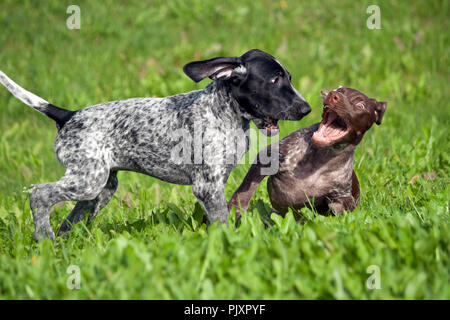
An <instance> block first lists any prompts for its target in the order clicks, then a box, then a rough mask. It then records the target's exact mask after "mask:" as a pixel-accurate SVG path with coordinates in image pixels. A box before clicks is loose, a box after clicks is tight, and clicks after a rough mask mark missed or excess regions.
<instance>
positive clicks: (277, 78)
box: [270, 76, 280, 83]
mask: <svg viewBox="0 0 450 320" xmlns="http://www.w3.org/2000/svg"><path fill="white" fill-rule="evenodd" d="M278 81H280V76H276V77H274V78H272V79H270V83H277V82H278Z"/></svg>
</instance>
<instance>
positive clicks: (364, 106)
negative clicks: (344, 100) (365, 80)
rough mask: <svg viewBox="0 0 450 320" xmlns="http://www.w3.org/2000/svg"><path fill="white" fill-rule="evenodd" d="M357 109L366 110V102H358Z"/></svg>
mask: <svg viewBox="0 0 450 320" xmlns="http://www.w3.org/2000/svg"><path fill="white" fill-rule="evenodd" d="M356 107H358V108H360V109H366V105H365V104H364V102H362V101H361V102H358V103H357V104H356Z"/></svg>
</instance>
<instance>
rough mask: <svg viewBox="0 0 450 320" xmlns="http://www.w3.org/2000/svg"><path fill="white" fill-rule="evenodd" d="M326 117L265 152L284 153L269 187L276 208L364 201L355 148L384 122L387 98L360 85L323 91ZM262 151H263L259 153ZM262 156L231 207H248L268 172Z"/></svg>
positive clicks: (323, 208)
mask: <svg viewBox="0 0 450 320" xmlns="http://www.w3.org/2000/svg"><path fill="white" fill-rule="evenodd" d="M322 96H323V102H324V111H323V115H322V122H321V123H316V124H314V125H312V126H309V127H307V128H303V129H300V130H298V131H295V132H293V133H291V134H289V135H288V136H286V137H285V138H284V139H282V140H281V141H280V142H279V143H278V144H274V145H271V146H269V147H268V149H267V150H264V151H263V152H264V153H266V152H268V153H271V152H279V157H280V167H279V171H278V172H277V173H276V174H274V175H272V176H270V177H269V179H268V181H267V189H268V192H269V197H270V201H271V203H272V206H273V208H274V209H275V210H276V211H278V212H279V213H280V214H282V215H284V214H285V213H286V212H287V211H288V208H295V209H300V208H302V207H304V206H308V207H310V204H313V205H314V206H315V208H316V209H317V211H318V212H319V213H326V212H327V211H328V210H329V209H331V211H332V212H333V213H334V214H342V213H343V211H344V210H346V211H352V210H353V209H354V208H355V207H356V205H357V204H358V202H359V192H360V191H359V182H358V179H357V177H356V174H355V172H354V171H353V153H354V150H355V147H356V145H357V144H358V143H359V142H360V141H361V139H362V138H363V135H364V133H365V132H366V131H367V130H369V129H370V127H371V126H372V124H373V123H376V124H378V125H379V124H381V119H382V117H383V115H384V112H385V110H386V105H387V103H386V102H378V101H376V100H375V99H370V98H368V97H366V96H365V95H364V94H362V93H361V92H359V91H358V90H355V89H350V88H343V87H339V88H338V89H336V90H333V91H331V92H330V93H326V92H323V91H322ZM260 154H261V153H260ZM259 158H260V156H259V155H258V157H257V159H256V161H255V163H254V164H253V165H252V166H251V168H250V170H249V172H248V173H247V175H246V176H245V178H244V181H243V182H242V184H241V185H240V186H239V188H238V189H237V190H236V192H235V193H234V194H233V196H232V198H231V200H230V202H229V203H228V208H229V209H231V208H232V207H236V214H237V216H240V210H239V208H242V209H243V210H247V209H248V206H249V203H250V199H251V198H252V196H253V194H254V192H255V191H256V188H257V187H258V185H259V183H260V182H261V181H262V180H263V178H264V177H265V175H263V174H261V169H262V168H263V167H264V165H263V164H261V162H260V161H259ZM239 204H240V207H239Z"/></svg>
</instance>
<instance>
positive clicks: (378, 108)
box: [375, 101, 387, 125]
mask: <svg viewBox="0 0 450 320" xmlns="http://www.w3.org/2000/svg"><path fill="white" fill-rule="evenodd" d="M386 107H387V102H386V101H380V102H378V101H377V102H376V104H375V116H376V119H375V123H376V124H377V125H380V124H381V119H383V116H384V112H385V111H386Z"/></svg>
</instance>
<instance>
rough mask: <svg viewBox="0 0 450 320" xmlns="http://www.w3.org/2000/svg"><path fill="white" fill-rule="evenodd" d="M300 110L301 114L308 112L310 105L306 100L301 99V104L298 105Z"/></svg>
mask: <svg viewBox="0 0 450 320" xmlns="http://www.w3.org/2000/svg"><path fill="white" fill-rule="evenodd" d="M300 111H301V113H302V115H303V116H306V115H307V114H308V113H310V112H311V106H310V105H309V103H308V102H306V101H302V104H301V106H300Z"/></svg>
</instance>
